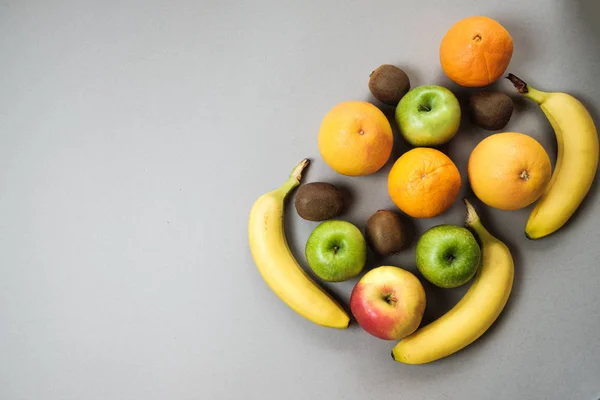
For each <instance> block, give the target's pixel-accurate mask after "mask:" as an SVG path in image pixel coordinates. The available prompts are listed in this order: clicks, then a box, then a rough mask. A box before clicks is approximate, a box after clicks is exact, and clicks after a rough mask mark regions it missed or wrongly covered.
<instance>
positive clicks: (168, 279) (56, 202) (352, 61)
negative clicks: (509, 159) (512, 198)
mask: <svg viewBox="0 0 600 400" xmlns="http://www.w3.org/2000/svg"><path fill="white" fill-rule="evenodd" d="M300 3H301V2H296V3H295V4H284V2H281V1H276V0H271V1H267V0H262V1H256V2H250V1H156V0H153V1H137V2H134V1H78V2H74V1H73V2H71V1H68V2H67V1H64V2H59V1H0V57H1V59H2V61H1V62H0V191H1V194H0V354H1V356H0V398H1V399H46V400H55V399H56V400H58V399H86V400H93V399H147V400H150V399H238V398H239V399H244V398H252V399H254V398H256V399H288V400H295V399H317V398H324V399H325V398H327V399H374V398H377V399H382V400H383V399H428V400H437V399H466V398H468V399H590V400H596V399H597V398H598V397H600V333H599V332H600V307H599V305H598V304H599V303H600V290H598V289H599V287H600V269H599V258H600V250H599V246H598V243H599V241H600V240H599V239H600V235H599V234H598V229H597V226H598V224H599V223H600V213H599V211H600V196H598V194H597V192H598V188H597V185H594V187H593V189H592V193H591V194H590V195H589V196H588V198H587V200H586V201H585V203H584V204H583V205H582V207H581V209H580V211H579V212H578V214H577V215H576V217H575V218H574V220H573V221H572V222H571V223H569V224H568V225H567V226H566V227H565V228H564V229H562V230H561V231H560V232H559V233H557V234H555V235H553V236H551V237H548V238H546V239H543V240H540V241H535V242H532V241H527V240H525V238H524V235H523V228H524V224H525V221H526V218H527V216H528V213H529V209H525V210H520V211H517V212H502V211H497V210H491V209H489V208H487V207H483V206H482V205H481V204H480V203H479V202H477V203H476V206H477V208H478V210H480V212H481V214H482V216H483V218H484V220H485V223H486V225H487V226H488V227H489V229H490V230H491V231H492V232H494V233H495V234H496V235H497V236H499V237H500V238H502V239H503V240H505V241H506V242H507V243H508V244H509V245H510V248H511V249H512V250H513V252H514V256H515V260H516V281H515V286H514V291H513V294H512V296H511V298H510V301H509V304H508V306H507V308H506V310H505V312H504V313H503V315H502V317H501V318H500V319H499V320H498V321H497V323H496V324H495V325H494V326H493V328H492V329H491V330H490V331H489V332H488V333H487V334H486V335H485V336H484V337H482V338H481V339H480V340H479V341H477V342H476V343H475V344H473V345H472V346H470V347H469V348H467V349H465V350H463V351H461V352H459V353H457V354H455V355H453V356H451V357H449V358H447V359H444V360H442V361H439V362H435V363H433V364H429V365H423V366H408V365H402V364H399V363H394V362H393V361H392V359H391V358H390V356H389V353H390V350H391V348H392V347H393V345H394V342H386V341H381V340H378V339H376V338H374V337H371V336H369V335H368V334H366V333H365V332H363V331H362V330H361V329H360V328H359V327H358V326H357V325H354V326H352V327H351V328H350V329H349V330H347V331H338V330H329V329H325V328H322V327H319V326H316V325H313V324H311V323H310V322H308V321H306V320H304V319H302V318H301V317H299V316H298V315H296V314H295V313H294V312H292V311H291V310H290V309H288V308H287V307H286V306H285V305H284V304H283V303H282V302H280V301H279V300H278V299H277V298H276V297H275V295H274V294H273V293H272V292H271V291H270V290H269V289H268V288H267V286H266V285H265V284H264V282H263V281H262V280H261V278H260V276H259V274H258V272H257V270H256V268H255V266H254V264H253V261H252V259H251V257H250V253H249V249H248V245H247V234H246V232H247V230H246V229H247V226H246V222H247V217H248V212H249V210H250V207H251V205H252V203H253V202H254V200H255V199H256V198H257V197H258V196H259V195H260V194H262V193H264V192H266V191H268V190H271V189H273V188H274V187H276V186H278V185H279V184H281V183H282V182H283V180H285V178H286V177H287V175H288V174H289V172H290V170H291V169H292V167H293V166H294V165H296V163H297V162H299V161H300V160H301V159H302V158H304V157H310V158H312V159H313V161H314V162H313V164H312V165H311V166H310V168H309V170H308V172H307V174H306V175H305V178H306V179H305V181H306V182H309V181H318V180H325V181H329V182H332V183H336V184H339V185H340V186H341V187H343V188H344V190H345V191H346V192H347V194H348V196H349V198H351V201H350V203H351V206H350V208H349V210H348V212H347V213H346V214H345V215H344V217H343V218H344V219H347V220H349V221H352V222H354V223H356V224H357V225H358V226H359V227H361V228H363V227H364V223H365V221H366V219H367V218H368V216H369V215H370V214H371V213H373V212H374V211H375V210H377V209H379V208H391V209H394V208H393V207H392V203H391V201H390V199H389V198H388V195H387V191H386V176H387V172H388V171H389V168H390V166H391V163H392V161H393V159H391V160H390V162H389V163H388V165H387V166H386V167H385V168H384V169H383V170H381V171H380V172H379V173H376V174H374V175H372V176H367V177H360V178H345V177H342V176H340V175H338V174H336V173H334V172H333V171H332V170H330V169H329V168H328V167H327V166H326V165H325V164H324V162H323V161H322V160H321V158H320V156H319V152H318V148H317V131H318V128H319V124H320V121H321V119H322V117H323V116H324V114H325V113H326V112H327V111H328V110H329V109H330V108H331V107H333V106H334V105H335V104H337V103H338V102H341V101H344V100H352V99H354V100H365V99H366V100H372V98H371V97H370V94H369V92H368V89H367V80H368V75H369V73H370V72H371V70H372V69H373V68H375V67H376V66H378V65H380V64H382V63H393V64H396V65H398V66H400V67H403V68H405V69H406V71H407V72H408V74H409V76H410V78H411V81H412V85H413V87H414V86H418V85H423V84H432V83H437V84H442V85H446V86H448V87H450V88H451V89H453V90H455V91H456V93H457V95H458V96H459V98H460V99H461V101H464V99H465V98H466V97H465V96H467V95H468V94H469V93H470V92H471V91H470V90H464V89H459V88H457V87H456V86H455V85H454V84H452V83H451V82H449V81H448V79H447V78H445V76H444V75H443V74H442V73H441V70H440V67H439V61H438V56H437V54H438V46H439V43H440V40H441V38H442V36H443V34H444V33H445V31H446V30H447V29H448V28H449V27H450V26H451V25H452V24H453V23H454V22H456V21H458V20H460V19H462V18H464V17H466V16H469V15H473V14H484V15H488V16H491V17H493V18H495V19H498V20H499V21H500V22H501V23H502V24H504V25H505V26H506V27H507V29H508V30H509V31H510V32H511V34H512V35H513V38H514V41H515V52H514V56H513V59H512V62H511V65H510V68H509V69H510V71H512V72H514V73H515V74H517V75H519V76H521V77H522V78H523V79H525V80H528V81H529V82H530V83H531V84H532V85H533V86H535V87H538V88H539V89H545V90H556V91H568V92H570V93H573V94H575V95H576V96H577V97H579V98H580V99H581V100H582V101H584V103H585V104H586V105H587V106H588V107H589V108H590V110H591V112H592V113H593V116H594V118H595V120H596V121H597V122H600V83H599V81H598V71H599V70H600V47H598V43H599V39H600V31H599V29H600V28H599V24H598V17H599V16H600V6H599V5H598V2H597V1H593V0H590V1H587V2H586V1H583V0H580V1H568V0H565V1H549V0H548V1H542V0H538V1H501V2H497V1H485V2H483V1H481V0H479V1H468V0H461V1H437V2H433V1H430V2H427V1H419V2H416V1H411V2H401V1H398V0H394V1H381V2H368V1H341V0H339V1H308V2H302V5H301V4H300ZM494 87H495V88H497V89H499V90H504V91H506V92H508V93H511V94H512V93H513V91H512V89H511V87H510V85H509V84H508V82H507V81H505V80H502V81H501V82H498V83H497V84H496V85H495V86H494ZM515 102H516V110H515V113H514V116H513V118H512V120H511V121H510V123H509V125H508V126H507V127H506V129H505V130H512V131H519V132H524V133H527V134H529V135H531V136H533V137H535V138H536V139H538V140H540V141H541V142H542V144H543V145H544V146H545V148H546V149H547V150H548V152H549V153H550V154H551V156H552V160H553V162H554V154H555V144H554V143H555V142H554V136H553V133H552V130H551V128H550V125H549V124H548V122H547V121H546V119H545V118H544V116H543V114H542V112H541V111H540V110H539V108H537V106H535V105H533V104H532V103H529V102H525V101H520V100H519V99H516V98H515ZM385 110H386V112H387V113H388V114H389V115H392V114H391V109H389V108H385ZM488 134H489V132H484V131H482V130H479V129H476V128H474V127H473V126H471V125H470V123H469V122H468V121H465V122H464V123H463V125H462V127H461V130H460V132H459V134H458V135H457V137H456V139H455V140H453V141H452V142H451V143H450V144H449V145H448V146H447V147H446V149H445V150H446V151H447V152H448V154H449V155H450V156H451V157H452V158H453V159H454V160H455V161H456V163H457V165H458V167H459V169H460V171H461V173H462V174H463V180H464V181H465V185H464V186H463V193H462V194H466V195H469V194H470V193H469V189H468V187H467V185H466V160H467V157H468V154H469V153H470V151H471V150H472V148H473V147H474V146H475V145H476V144H477V143H478V142H479V141H480V140H481V139H482V138H484V137H485V136H486V135H488ZM405 149H406V147H405V145H404V144H403V143H402V142H401V141H398V142H397V146H396V149H395V152H394V158H396V157H397V156H399V155H400V154H401V153H402V152H403V151H405ZM462 218H463V207H462V205H461V204H460V202H457V203H456V204H455V205H454V206H453V207H452V209H451V210H450V211H449V212H448V213H446V214H444V215H442V216H440V217H437V218H433V219H430V220H419V221H416V222H415V223H414V230H415V232H416V233H417V234H419V233H422V232H423V231H424V230H425V229H426V228H428V227H430V226H433V225H435V224H439V223H455V224H461V223H462ZM315 226H316V223H312V222H307V221H303V220H301V219H300V218H299V217H298V216H297V215H295V212H294V211H293V208H290V209H289V212H288V213H287V215H286V229H287V231H288V233H289V240H290V243H291V246H292V250H293V251H294V252H295V254H296V255H297V256H298V258H299V260H300V261H301V263H302V264H305V261H304V256H303V246H304V243H305V241H306V239H307V237H308V235H309V234H310V232H311V230H312V229H313V228H314V227H315ZM413 244H414V242H413ZM380 264H391V265H399V266H402V267H404V268H407V269H409V270H411V271H414V270H415V263H414V246H412V247H410V248H408V249H407V250H405V251H404V252H402V253H401V254H400V255H397V256H394V257H390V258H387V259H384V260H377V259H374V258H373V257H371V258H370V260H369V266H370V267H373V266H375V265H380ZM355 282H356V280H353V281H349V282H345V283H340V284H332V285H328V287H329V288H330V289H331V290H332V291H333V292H334V293H336V294H337V295H338V296H339V297H340V298H341V299H342V300H343V301H344V302H347V300H348V297H349V293H350V290H351V288H352V286H353V285H354V284H355ZM465 289H466V288H461V289H456V290H435V289H434V288H432V287H431V286H430V285H427V286H426V290H427V294H428V309H427V312H426V315H425V322H428V321H431V320H432V319H434V318H436V317H437V316H439V315H441V314H442V313H443V312H444V311H445V310H447V309H449V308H450V307H451V306H452V305H453V304H454V303H455V302H456V301H457V300H458V299H459V298H460V296H461V295H462V293H464V290H465Z"/></svg>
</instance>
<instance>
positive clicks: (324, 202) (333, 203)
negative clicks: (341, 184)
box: [294, 182, 344, 221]
mask: <svg viewBox="0 0 600 400" xmlns="http://www.w3.org/2000/svg"><path fill="white" fill-rule="evenodd" d="M294 205H295V206H296V212H298V215H299V216H300V217H302V218H304V219H306V220H309V221H325V220H327V219H331V218H334V217H337V216H338V215H340V214H341V213H342V211H343V209H344V196H343V194H342V192H341V191H340V190H339V189H338V188H337V187H335V186H334V185H332V184H331V183H327V182H311V183H307V184H304V185H302V186H300V188H299V189H298V191H297V192H296V201H295V203H294Z"/></svg>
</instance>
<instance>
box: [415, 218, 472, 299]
mask: <svg viewBox="0 0 600 400" xmlns="http://www.w3.org/2000/svg"><path fill="white" fill-rule="evenodd" d="M416 253H417V268H418V269H419V271H420V272H421V274H423V276H424V277H425V279H427V280H428V281H429V282H431V283H433V284H434V285H436V286H439V287H442V288H454V287H458V286H461V285H464V284H465V283H467V282H468V281H469V279H471V278H472V277H473V275H475V272H477V268H479V263H480V262H481V249H480V248H479V244H478V243H477V240H476V239H475V237H474V236H473V234H472V233H471V231H469V230H468V229H466V228H462V227H460V226H456V225H438V226H434V227H433V228H430V229H428V230H427V231H426V232H425V233H424V234H423V236H421V238H420V239H419V242H418V243H417V250H416Z"/></svg>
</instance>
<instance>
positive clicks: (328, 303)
mask: <svg viewBox="0 0 600 400" xmlns="http://www.w3.org/2000/svg"><path fill="white" fill-rule="evenodd" d="M308 164H309V160H308V159H304V160H302V162H301V163H300V164H298V165H297V166H296V168H294V170H293V171H292V173H291V174H290V177H289V178H288V180H287V181H286V182H285V183H284V184H283V185H281V186H280V187H279V188H278V189H275V190H273V191H271V192H268V193H266V194H264V195H262V196H260V197H259V198H258V199H257V200H256V202H255V203H254V205H253V206H252V210H251V211H250V219H249V221H248V238H249V242H250V251H251V252H252V257H253V258H254V262H255V263H256V266H257V267H258V270H259V271H260V274H261V275H262V277H263V279H264V280H265V281H266V282H267V284H268V285H269V287H270V288H271V289H272V290H273V291H274V292H275V294H276V295H277V296H279V298H280V299H281V300H283V301H284V302H285V303H286V304H287V305H288V306H290V307H291V308H292V309H293V310H295V311H296V312H297V313H299V314H300V315H302V316H303V317H305V318H307V319H309V320H310V321H312V322H314V323H316V324H319V325H322V326H326V327H330V328H339V329H345V328H347V327H348V325H349V324H350V318H349V317H348V314H346V312H345V311H344V309H343V308H342V307H340V305H339V304H338V303H337V302H336V301H335V300H334V299H333V298H332V297H331V296H329V295H328V294H327V293H326V292H325V291H324V290H323V289H321V288H320V287H319V286H318V285H317V284H316V283H315V282H314V281H313V280H312V279H311V278H310V277H309V276H308V275H307V274H306V272H305V271H304V270H303V269H302V268H301V267H300V265H299V264H298V262H297V261H296V259H295V258H294V255H293V254H292V252H291V251H290V248H289V246H288V243H287V240H286V238H285V232H284V229H283V209H284V204H285V199H286V197H287V195H288V193H290V192H291V191H292V189H294V188H295V187H296V186H298V185H299V184H300V179H301V177H302V170H303V169H304V168H305V167H306V166H307V165H308Z"/></svg>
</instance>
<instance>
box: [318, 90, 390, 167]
mask: <svg viewBox="0 0 600 400" xmlns="http://www.w3.org/2000/svg"><path fill="white" fill-rule="evenodd" d="M393 143H394V137H393V135H392V127H391V125H390V123H389V121H388V119H387V118H386V116H385V115H384V114H383V112H381V110H380V109H379V108H377V107H375V106H374V105H373V104H371V103H367V102H364V101H346V102H343V103H340V104H338V105H336V106H335V107H333V108H332V109H331V110H330V111H329V112H328V113H327V115H325V117H324V118H323V121H322V123H321V127H320V130H319V150H320V151H321V156H322V157H323V159H324V160H325V162H326V163H327V164H328V165H329V166H330V167H331V168H332V169H333V170H334V171H336V172H338V173H340V174H342V175H348V176H359V175H368V174H372V173H374V172H376V171H378V170H379V169H381V167H383V166H384V165H385V163H386V162H387V160H388V158H390V154H392V145H393Z"/></svg>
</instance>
